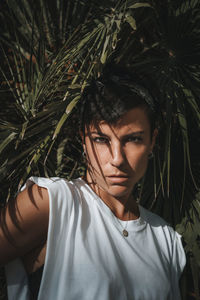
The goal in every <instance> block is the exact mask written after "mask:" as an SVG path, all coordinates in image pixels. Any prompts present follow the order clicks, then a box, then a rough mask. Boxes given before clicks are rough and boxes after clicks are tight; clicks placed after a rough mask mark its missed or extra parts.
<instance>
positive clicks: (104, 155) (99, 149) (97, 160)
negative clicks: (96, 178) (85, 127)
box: [86, 142, 110, 168]
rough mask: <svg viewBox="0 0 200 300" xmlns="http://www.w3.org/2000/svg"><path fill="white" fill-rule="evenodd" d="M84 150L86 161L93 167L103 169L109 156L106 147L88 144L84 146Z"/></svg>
mask: <svg viewBox="0 0 200 300" xmlns="http://www.w3.org/2000/svg"><path fill="white" fill-rule="evenodd" d="M86 149H87V155H88V161H89V163H90V164H91V165H92V166H93V167H96V168H99V167H100V166H101V167H103V166H104V165H105V164H106V163H107V162H108V160H109V156H110V153H109V150H108V147H106V146H105V147H104V146H102V145H100V146H98V145H97V146H96V145H94V144H93V143H91V142H89V143H88V144H87V145H86Z"/></svg>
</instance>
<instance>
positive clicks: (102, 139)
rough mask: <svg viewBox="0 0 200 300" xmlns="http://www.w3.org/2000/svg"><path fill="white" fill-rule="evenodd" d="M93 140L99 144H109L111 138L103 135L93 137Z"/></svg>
mask: <svg viewBox="0 0 200 300" xmlns="http://www.w3.org/2000/svg"><path fill="white" fill-rule="evenodd" d="M92 140H93V141H94V142H95V143H98V144H108V143H109V140H108V139H107V138H105V137H102V136H97V137H93V138H92Z"/></svg>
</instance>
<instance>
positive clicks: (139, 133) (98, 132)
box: [90, 131, 144, 138]
mask: <svg viewBox="0 0 200 300" xmlns="http://www.w3.org/2000/svg"><path fill="white" fill-rule="evenodd" d="M91 134H98V135H99V136H103V137H108V136H107V135H106V134H104V133H103V132H101V131H91V132H90V135H91ZM143 134H144V131H134V132H131V133H128V134H125V135H123V136H122V138H128V137H131V136H136V135H143Z"/></svg>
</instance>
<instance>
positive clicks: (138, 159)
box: [128, 147, 149, 169]
mask: <svg viewBox="0 0 200 300" xmlns="http://www.w3.org/2000/svg"><path fill="white" fill-rule="evenodd" d="M148 153H149V151H148V149H147V147H139V148H137V149H132V151H129V156H128V162H129V165H130V166H131V167H132V168H133V169H138V168H142V169H144V168H145V169H146V167H147V164H148Z"/></svg>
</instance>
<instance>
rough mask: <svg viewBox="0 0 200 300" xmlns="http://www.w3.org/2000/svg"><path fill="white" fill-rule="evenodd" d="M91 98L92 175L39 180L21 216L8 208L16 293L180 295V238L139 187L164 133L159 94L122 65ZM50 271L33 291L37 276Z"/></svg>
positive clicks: (113, 299) (84, 111) (8, 255)
mask: <svg viewBox="0 0 200 300" xmlns="http://www.w3.org/2000/svg"><path fill="white" fill-rule="evenodd" d="M82 98H83V99H82V101H81V105H80V115H81V117H80V119H81V121H80V123H81V124H80V134H81V139H82V144H83V150H84V157H85V162H86V165H87V170H86V174H85V177H83V178H77V179H74V180H71V181H67V180H65V179H64V178H57V177H54V178H38V177H31V178H30V179H29V180H28V181H27V183H26V186H25V187H24V188H23V190H22V191H21V192H20V193H19V194H18V196H17V198H16V201H15V205H16V209H15V215H16V219H15V221H13V218H12V217H11V212H10V211H9V209H7V211H6V213H5V214H4V221H5V224H6V231H7V233H9V237H10V238H8V237H7V236H6V235H5V229H4V230H3V229H2V228H1V229H0V245H1V247H0V263H1V265H2V264H3V265H5V269H6V276H7V284H8V298H9V300H10V299H13V300H14V299H16V300H27V299H39V300H45V299H48V300H51V299H52V300H55V299H58V300H63V299H67V300H78V299H81V300H94V299H95V300H161V299H162V300H169V299H173V300H178V299H180V291H179V278H180V275H181V273H182V271H183V268H184V266H185V254H184V250H183V247H182V244H181V236H180V235H179V234H178V233H177V232H175V231H174V230H173V229H172V228H171V227H170V226H169V225H168V224H167V223H166V222H165V221H164V220H163V219H162V218H160V217H159V216H157V215H155V214H153V213H152V212H150V211H148V210H146V209H145V208H144V207H142V206H141V205H140V204H139V203H138V201H136V198H135V193H134V190H135V187H136V185H137V183H138V181H139V180H140V179H141V178H142V177H143V176H144V174H145V171H146V169H147V165H148V161H149V158H150V157H151V156H152V152H153V148H154V145H155V141H156V136H157V133H158V130H157V129H156V115H157V112H156V104H155V99H154V97H153V96H152V95H151V94H150V92H149V91H148V90H147V88H146V87H145V85H144V82H142V81H141V79H140V80H139V78H138V79H137V80H136V79H134V78H133V77H132V75H130V74H128V73H127V72H125V73H124V74H123V73H122V72H121V71H120V72H119V71H118V70H117V69H115V68H113V69H110V71H105V72H104V73H103V75H102V76H101V77H100V78H99V79H97V80H92V81H91V83H90V85H89V86H88V87H87V88H86V89H85V91H84V93H83V97H82ZM16 220H17V221H16ZM41 268H43V271H42V277H41V284H40V287H39V288H38V290H37V292H38V294H37V293H36V294H37V295H34V292H32V293H31V290H32V289H31V288H30V286H31V285H30V282H31V281H30V278H32V277H34V276H33V274H36V273H37V272H38V270H41Z"/></svg>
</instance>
